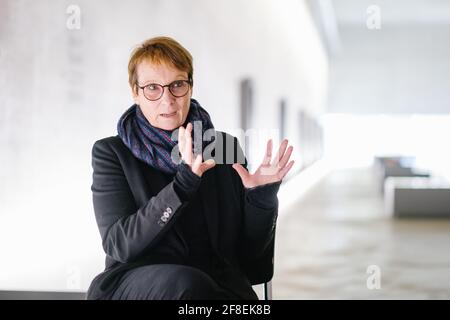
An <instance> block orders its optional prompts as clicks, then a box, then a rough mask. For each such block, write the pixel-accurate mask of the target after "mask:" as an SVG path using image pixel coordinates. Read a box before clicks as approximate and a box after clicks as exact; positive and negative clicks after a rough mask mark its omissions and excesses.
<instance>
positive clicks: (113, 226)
mask: <svg viewBox="0 0 450 320" xmlns="http://www.w3.org/2000/svg"><path fill="white" fill-rule="evenodd" d="M92 167H93V182H92V187H91V190H92V195H93V204H94V211H95V217H96V220H97V225H98V228H99V230H100V235H101V237H102V244H103V249H104V251H105V253H106V254H107V255H109V256H111V257H112V258H113V259H114V260H116V261H119V262H122V263H125V262H130V261H133V260H135V259H136V258H137V257H138V256H139V255H140V254H141V253H142V252H143V251H144V250H145V249H146V248H148V247H149V246H151V245H153V244H154V243H156V242H157V240H158V239H159V238H160V237H161V236H162V235H163V234H164V233H165V231H167V229H168V228H170V226H171V225H172V224H173V220H174V217H176V216H177V215H179V213H180V211H182V210H183V208H184V207H185V206H186V204H187V202H188V201H189V198H190V197H191V196H192V195H193V194H194V193H195V192H196V190H197V189H198V187H199V185H200V180H201V178H200V177H198V176H197V175H195V174H194V173H193V172H192V171H191V170H190V168H189V167H188V166H187V165H186V164H181V165H179V167H178V171H177V173H176V175H175V177H174V180H173V181H172V182H170V183H169V184H168V185H167V186H165V187H164V188H163V189H162V190H161V191H160V192H159V193H158V194H157V195H155V196H153V197H152V198H150V199H149V201H148V202H147V203H146V204H145V205H143V206H142V207H140V208H137V205H136V202H135V199H134V197H133V194H132V192H131V189H130V187H129V185H128V182H127V179H126V177H125V174H124V171H123V169H122V166H121V164H120V161H119V159H118V157H117V155H116V154H115V152H114V151H113V150H112V148H111V147H110V146H109V145H108V143H107V142H105V141H102V140H99V141H97V142H96V143H95V144H94V146H93V148H92Z"/></svg>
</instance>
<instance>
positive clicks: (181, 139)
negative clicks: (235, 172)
mask: <svg viewBox="0 0 450 320" xmlns="http://www.w3.org/2000/svg"><path fill="white" fill-rule="evenodd" d="M191 134H192V123H188V124H187V126H186V129H185V128H184V127H183V126H180V128H179V130H178V146H179V150H180V153H181V159H182V160H183V161H184V162H185V163H186V164H187V165H189V167H190V168H191V170H192V172H193V173H195V174H196V175H197V176H199V177H201V176H202V175H203V173H204V172H206V171H207V170H209V169H211V168H212V167H214V166H215V165H216V162H215V161H214V160H213V159H208V160H206V161H203V156H202V155H201V154H199V155H197V157H195V159H194V154H193V153H192V135H191Z"/></svg>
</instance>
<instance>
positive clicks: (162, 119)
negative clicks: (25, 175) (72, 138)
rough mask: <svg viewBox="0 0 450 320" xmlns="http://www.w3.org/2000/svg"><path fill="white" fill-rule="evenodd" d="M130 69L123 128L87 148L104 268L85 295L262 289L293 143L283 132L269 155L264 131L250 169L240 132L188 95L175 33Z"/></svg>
mask: <svg viewBox="0 0 450 320" xmlns="http://www.w3.org/2000/svg"><path fill="white" fill-rule="evenodd" d="M128 72H129V83H130V86H131V90H132V94H133V98H134V101H135V104H134V105H133V106H132V107H130V108H129V109H128V110H127V111H126V112H125V113H124V114H123V115H122V117H121V118H120V119H119V122H118V126H117V129H118V135H117V136H112V137H108V138H104V139H101V140H99V141H96V142H95V144H94V146H93V149H92V166H93V170H94V172H93V183H92V188H91V189H92V192H93V202H94V210H95V216H96V220H97V224H98V227H99V230H100V234H101V238H102V244H103V248H104V250H105V253H106V268H105V271H103V272H102V273H101V274H99V275H98V276H97V277H95V279H94V280H93V281H92V283H91V285H90V287H89V290H88V295H87V297H88V299H257V296H256V294H255V292H254V291H253V289H252V284H254V283H257V282H258V281H266V280H268V279H270V278H271V276H272V273H273V266H272V255H273V242H274V233H275V222H276V217H277V209H278V201H277V196H276V194H277V192H278V189H279V186H280V184H281V180H282V179H283V177H284V176H285V175H286V174H287V173H288V171H289V170H290V169H291V167H292V165H293V161H291V162H289V163H288V161H289V158H290V156H291V153H292V146H290V147H289V148H288V147H287V145H288V142H287V140H284V141H283V142H282V144H281V146H280V149H279V152H278V157H275V158H276V159H275V160H274V161H272V162H271V160H272V159H271V158H272V142H271V140H269V141H268V143H267V151H266V155H265V157H264V160H263V163H262V164H261V166H260V167H259V168H258V170H257V171H256V172H255V173H253V174H250V173H249V172H248V171H247V170H246V161H245V157H243V153H242V150H241V148H240V146H239V143H238V142H237V139H236V138H235V137H232V136H230V135H228V134H226V133H223V132H218V131H217V132H216V131H215V130H214V126H213V124H212V122H211V119H210V117H209V115H208V113H207V112H206V110H204V109H203V108H202V107H201V106H200V104H199V103H198V102H197V101H196V100H194V99H192V98H191V96H192V86H193V67H192V57H191V55H190V53H189V52H188V51H187V50H186V49H185V48H183V47H182V46H181V45H180V44H179V43H178V42H176V41H175V40H173V39H171V38H168V37H157V38H152V39H149V40H147V41H145V42H144V43H143V44H142V45H140V46H139V47H138V48H136V49H135V50H134V52H133V53H132V55H131V58H130V61H129V65H128ZM194 127H195V128H196V131H197V132H195V131H193V128H194ZM198 128H200V129H198ZM211 132H213V133H214V134H213V135H212V137H210V138H207V137H206V136H211ZM193 133H194V137H196V136H197V137H198V136H200V137H201V138H200V139H201V140H202V141H201V143H200V146H199V145H198V144H194V151H193V136H192V134H193ZM202 138H203V139H202ZM199 148H200V149H199ZM235 148H236V149H235ZM196 149H197V150H196ZM208 149H209V151H211V152H210V155H207V152H205V151H206V150H208ZM234 150H237V154H234V153H235V152H234ZM195 151H197V152H195ZM202 151H203V152H202ZM231 153H233V154H231ZM230 154H231V155H232V158H231V159H232V160H233V161H232V163H226V161H223V160H224V159H229V156H230ZM180 156H181V159H179V157H180ZM239 156H241V159H244V161H243V165H242V164H240V163H235V162H237V161H236V159H237V158H238V157H239ZM206 158H208V159H206Z"/></svg>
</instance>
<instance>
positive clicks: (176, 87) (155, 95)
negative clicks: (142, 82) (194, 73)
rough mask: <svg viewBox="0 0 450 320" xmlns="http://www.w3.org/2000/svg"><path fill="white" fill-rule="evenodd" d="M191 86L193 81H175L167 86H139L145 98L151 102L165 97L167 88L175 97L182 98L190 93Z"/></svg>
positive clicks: (155, 84)
mask: <svg viewBox="0 0 450 320" xmlns="http://www.w3.org/2000/svg"><path fill="white" fill-rule="evenodd" d="M191 84H192V80H175V81H173V82H171V83H169V84H166V85H165V86H163V85H161V84H158V83H150V84H148V85H146V86H143V87H141V86H139V85H137V86H138V88H140V89H142V91H143V92H144V97H146V98H147V99H148V100H150V101H156V100H159V99H161V97H162V96H163V94H164V89H165V87H169V91H170V93H171V94H172V95H173V96H174V97H176V98H181V97H184V96H185V95H186V94H187V93H188V92H189V87H190V86H191Z"/></svg>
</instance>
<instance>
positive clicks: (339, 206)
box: [273, 168, 450, 299]
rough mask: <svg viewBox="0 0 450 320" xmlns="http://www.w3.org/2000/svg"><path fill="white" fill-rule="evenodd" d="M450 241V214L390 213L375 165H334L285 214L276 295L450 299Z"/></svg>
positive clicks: (277, 260) (281, 223)
mask: <svg viewBox="0 0 450 320" xmlns="http://www.w3.org/2000/svg"><path fill="white" fill-rule="evenodd" d="M449 245H450V219H417V218H416V219H393V218H391V217H390V216H387V215H386V214H385V213H384V204H383V198H382V196H381V194H380V192H379V186H378V184H377V179H376V177H375V175H374V172H373V171H372V169H371V168H364V169H360V168H358V169H346V170H341V171H334V172H333V173H331V174H330V175H328V176H327V177H325V178H324V179H323V180H322V181H321V182H319V183H318V184H317V185H316V186H315V187H314V188H313V189H312V190H311V191H310V192H309V193H308V194H307V195H306V196H305V197H304V198H303V200H301V201H300V202H299V203H296V204H295V205H294V206H292V208H291V209H289V210H287V211H286V212H283V213H282V214H281V215H280V217H279V220H278V227H277V238H276V252H275V275H274V278H273V298H274V299H450V250H449ZM371 265H375V266H377V267H379V270H380V274H381V277H380V284H381V288H380V289H372V290H370V289H368V286H367V279H368V278H369V277H370V276H371V274H369V273H367V268H368V267H369V266H371Z"/></svg>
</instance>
